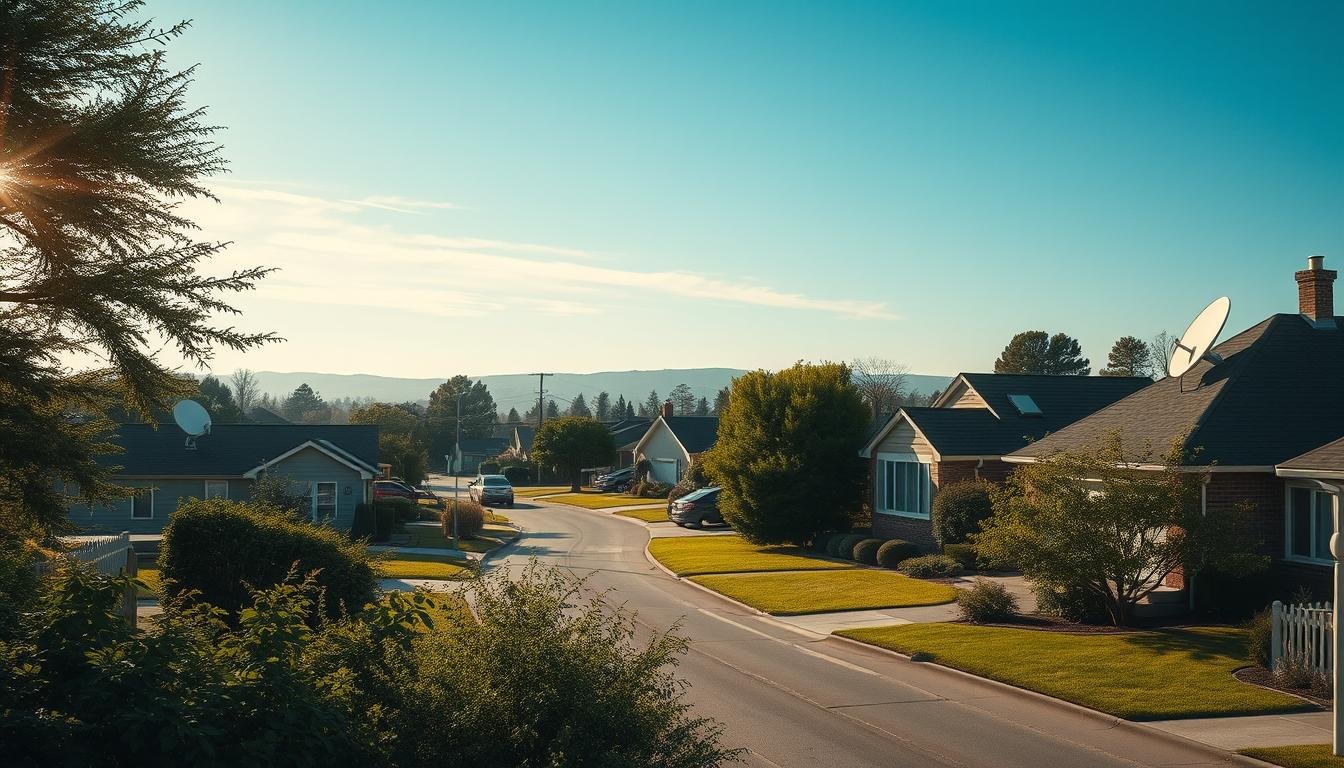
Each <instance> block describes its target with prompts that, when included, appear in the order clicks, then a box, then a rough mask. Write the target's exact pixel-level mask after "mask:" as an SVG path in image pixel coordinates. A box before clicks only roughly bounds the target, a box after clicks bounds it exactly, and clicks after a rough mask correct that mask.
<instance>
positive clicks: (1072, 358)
mask: <svg viewBox="0 0 1344 768" xmlns="http://www.w3.org/2000/svg"><path fill="white" fill-rule="evenodd" d="M1091 371H1092V368H1091V362H1090V361H1089V360H1088V359H1087V358H1085V357H1083V350H1082V347H1081V346H1079V344H1078V340H1077V339H1075V338H1073V337H1072V336H1068V335H1066V334H1063V333H1056V334H1055V335H1054V336H1050V335H1049V334H1047V333H1046V332H1045V331H1023V332H1022V333H1019V334H1017V335H1016V336H1014V337H1013V338H1012V340H1011V341H1009V342H1008V346H1006V347H1004V348H1003V353H1002V354H1000V355H999V358H998V359H997V360H995V361H994V372H995V373H1027V374H1044V375H1048V376H1086V375H1087V374H1088V373H1090V372H1091Z"/></svg>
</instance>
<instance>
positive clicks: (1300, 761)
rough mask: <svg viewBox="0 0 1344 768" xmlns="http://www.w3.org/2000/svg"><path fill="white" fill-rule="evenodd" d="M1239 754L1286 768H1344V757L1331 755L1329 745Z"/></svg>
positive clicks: (1292, 747) (1302, 745)
mask: <svg viewBox="0 0 1344 768" xmlns="http://www.w3.org/2000/svg"><path fill="white" fill-rule="evenodd" d="M1238 754H1241V755H1246V756H1247V757H1254V758H1255V759H1256V760H1264V761H1265V762H1266V763H1273V764H1275V765H1282V766H1285V767H1286V768H1344V757H1335V756H1334V755H1332V754H1330V745H1329V744H1296V745H1294V746H1291V747H1251V748H1250V749H1242V750H1238Z"/></svg>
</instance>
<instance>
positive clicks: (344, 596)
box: [159, 499, 374, 616]
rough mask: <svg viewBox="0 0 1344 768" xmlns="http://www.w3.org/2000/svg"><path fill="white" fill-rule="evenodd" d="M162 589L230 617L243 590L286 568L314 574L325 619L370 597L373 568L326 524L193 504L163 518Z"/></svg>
mask: <svg viewBox="0 0 1344 768" xmlns="http://www.w3.org/2000/svg"><path fill="white" fill-rule="evenodd" d="M159 550H160V552H159V569H160V572H161V578H162V580H163V588H164V590H165V592H166V593H168V594H170V595H177V596H181V595H184V594H185V593H187V592H189V591H192V590H195V591H197V592H198V593H199V594H198V595H196V596H194V597H193V598H191V599H192V600H193V601H197V600H199V601H202V602H207V603H210V604H212V605H214V606H216V607H218V608H222V609H223V610H224V611H226V612H227V613H228V614H230V615H233V614H236V613H237V612H238V611H239V609H241V608H242V607H243V606H244V605H247V604H248V603H249V602H250V589H251V588H257V589H265V588H268V587H271V586H274V585H276V584H279V583H281V582H282V581H284V580H285V578H286V576H288V575H289V572H290V570H291V568H297V569H298V572H299V573H305V574H306V573H309V572H311V571H317V572H318V573H317V578H316V582H315V583H316V584H317V586H318V587H320V588H322V589H323V590H325V593H326V594H325V601H326V609H327V612H328V613H329V614H330V615H333V616H334V615H336V614H338V613H340V612H341V611H349V612H354V611H358V610H359V609H360V608H362V607H363V606H364V604H365V603H367V602H369V601H371V600H372V599H373V596H374V576H373V566H372V564H371V562H370V560H369V556H368V552H367V551H366V550H365V549H364V546H363V545H362V544H360V543H358V542H352V541H350V540H349V537H348V536H347V535H346V534H345V533H343V532H338V531H335V530H333V529H331V528H328V527H326V526H314V525H310V524H308V523H296V522H294V521H292V520H289V519H288V518H286V517H284V516H281V515H277V514H275V511H274V510H273V509H271V508H265V507H254V506H252V505H249V504H244V503H241V502H236V501H229V500H227V499H206V500H201V499H192V500H190V501H187V502H186V503H184V504H182V505H181V506H180V507H178V508H177V511H176V512H174V513H173V515H172V517H170V518H169V519H168V524H167V525H166V526H164V528H163V540H162V542H161V543H160V545H159Z"/></svg>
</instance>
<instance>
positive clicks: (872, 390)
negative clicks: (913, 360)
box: [850, 357, 910, 418]
mask: <svg viewBox="0 0 1344 768" xmlns="http://www.w3.org/2000/svg"><path fill="white" fill-rule="evenodd" d="M850 369H851V370H852V371H853V378H854V386H855V387H858V389H859V394H860V395H862V397H863V401H864V402H865V403H867V404H868V407H869V408H870V409H871V410H872V414H873V418H877V417H878V416H881V415H883V414H887V415H890V414H893V413H895V412H896V409H897V408H898V407H900V405H901V401H902V398H903V397H904V395H905V379H906V377H907V376H908V375H909V373H910V369H909V368H908V367H907V366H905V365H902V364H901V363H898V362H896V361H894V360H888V359H887V358H885V357H860V358H858V359H856V360H854V362H852V363H850Z"/></svg>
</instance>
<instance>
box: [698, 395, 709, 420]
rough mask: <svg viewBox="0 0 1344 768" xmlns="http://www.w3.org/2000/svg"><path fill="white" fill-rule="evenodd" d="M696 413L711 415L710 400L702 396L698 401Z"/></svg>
mask: <svg viewBox="0 0 1344 768" xmlns="http://www.w3.org/2000/svg"><path fill="white" fill-rule="evenodd" d="M695 415H696V416H708V415H709V400H706V399H705V398H703V397H702V398H700V400H699V401H697V402H696V404H695Z"/></svg>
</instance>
